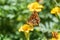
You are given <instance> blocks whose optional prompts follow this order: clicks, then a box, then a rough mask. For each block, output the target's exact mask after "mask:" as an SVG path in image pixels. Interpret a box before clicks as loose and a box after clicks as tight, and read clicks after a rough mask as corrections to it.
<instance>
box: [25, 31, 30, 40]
mask: <svg viewBox="0 0 60 40" xmlns="http://www.w3.org/2000/svg"><path fill="white" fill-rule="evenodd" d="M25 37H26V40H29V33H27V32H25Z"/></svg>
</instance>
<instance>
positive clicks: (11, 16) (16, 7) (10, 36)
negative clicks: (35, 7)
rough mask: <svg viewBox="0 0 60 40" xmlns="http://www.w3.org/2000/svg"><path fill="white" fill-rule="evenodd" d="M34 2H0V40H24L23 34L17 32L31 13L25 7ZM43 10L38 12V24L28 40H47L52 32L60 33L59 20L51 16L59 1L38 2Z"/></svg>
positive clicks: (2, 0) (18, 0)
mask: <svg viewBox="0 0 60 40" xmlns="http://www.w3.org/2000/svg"><path fill="white" fill-rule="evenodd" d="M35 1H36V0H0V40H25V36H24V33H23V32H18V29H19V28H20V26H21V25H23V24H25V23H26V21H27V20H28V18H29V17H30V15H31V14H32V12H30V11H29V10H28V8H27V5H28V4H30V3H32V2H35ZM40 4H42V5H43V6H44V9H43V10H42V11H41V12H39V17H40V20H41V22H40V24H39V25H38V26H37V27H34V31H32V32H30V40H47V38H51V36H52V35H51V32H52V31H58V32H59V31H60V18H59V17H56V16H55V15H53V14H51V13H50V11H51V9H52V8H54V7H55V6H60V5H59V4H60V0H40Z"/></svg>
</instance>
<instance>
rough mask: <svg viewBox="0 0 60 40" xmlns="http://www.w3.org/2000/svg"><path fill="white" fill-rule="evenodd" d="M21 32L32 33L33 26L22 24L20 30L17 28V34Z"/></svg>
mask: <svg viewBox="0 0 60 40" xmlns="http://www.w3.org/2000/svg"><path fill="white" fill-rule="evenodd" d="M20 31H23V32H27V33H28V32H29V31H33V26H31V25H28V24H24V25H23V26H21V28H19V32H20Z"/></svg>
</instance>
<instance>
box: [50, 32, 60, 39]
mask: <svg viewBox="0 0 60 40" xmlns="http://www.w3.org/2000/svg"><path fill="white" fill-rule="evenodd" d="M56 36H57V38H55V37H53V38H52V39H50V40H60V33H58V34H57V35H56Z"/></svg>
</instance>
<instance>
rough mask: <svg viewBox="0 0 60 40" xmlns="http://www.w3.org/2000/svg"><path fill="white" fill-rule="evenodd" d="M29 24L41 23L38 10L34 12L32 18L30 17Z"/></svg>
mask: <svg viewBox="0 0 60 40" xmlns="http://www.w3.org/2000/svg"><path fill="white" fill-rule="evenodd" d="M27 23H28V24H33V25H34V26H35V25H38V24H39V23H40V18H39V16H38V13H37V12H33V13H32V15H31V16H30V18H29V19H28V22H27Z"/></svg>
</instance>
